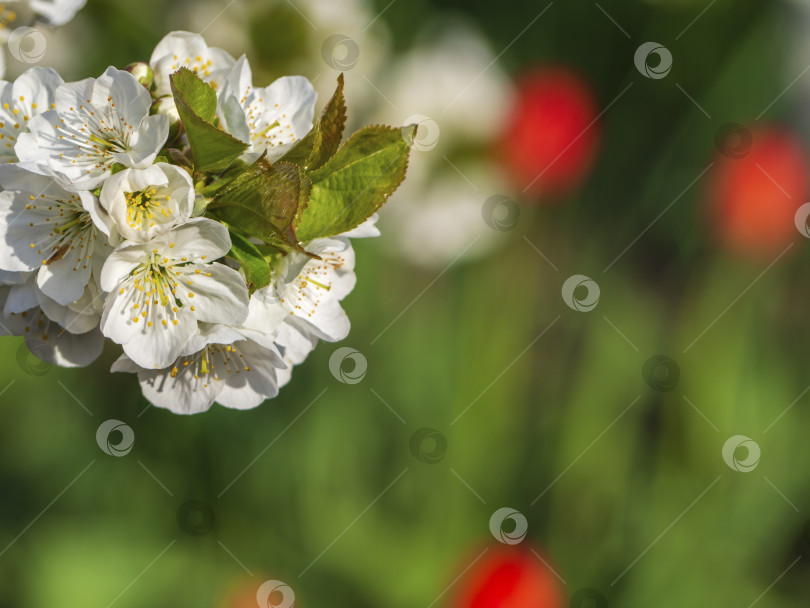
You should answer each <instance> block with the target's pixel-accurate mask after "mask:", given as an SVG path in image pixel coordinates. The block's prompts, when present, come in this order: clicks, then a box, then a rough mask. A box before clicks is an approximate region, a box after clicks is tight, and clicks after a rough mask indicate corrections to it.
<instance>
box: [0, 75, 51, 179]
mask: <svg viewBox="0 0 810 608" xmlns="http://www.w3.org/2000/svg"><path fill="white" fill-rule="evenodd" d="M63 82H64V81H63V80H62V77H61V76H59V74H57V73H56V72H55V71H54V70H52V69H49V68H40V67H33V68H30V69H28V70H26V71H25V72H23V73H22V74H21V75H20V77H19V78H17V80H15V81H14V82H6V81H0V163H13V162H17V161H18V160H19V159H18V158H17V153H16V152H15V150H14V146H15V144H16V143H17V138H18V137H19V136H20V134H21V133H27V132H28V121H30V120H31V119H32V118H33V117H34V116H37V115H39V114H42V113H43V112H47V111H48V110H52V109H53V108H54V107H56V106H55V105H54V98H55V93H56V88H57V87H58V86H59V85H61V84H62V83H63Z"/></svg>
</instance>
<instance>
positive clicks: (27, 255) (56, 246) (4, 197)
mask: <svg viewBox="0 0 810 608" xmlns="http://www.w3.org/2000/svg"><path fill="white" fill-rule="evenodd" d="M0 186H2V187H3V188H5V190H4V191H3V192H0V234H3V235H4V238H2V239H0V268H2V269H3V270H7V271H12V272H29V271H36V284H37V286H38V287H39V288H40V289H41V290H42V291H43V293H44V294H45V295H47V296H48V297H50V298H52V299H53V300H55V301H56V302H58V303H60V304H62V305H67V304H70V303H72V302H74V301H76V300H77V299H79V298H80V297H81V295H82V293H83V292H84V289H85V286H86V285H87V284H88V282H89V281H90V277H91V274H95V275H96V276H98V275H99V273H100V271H101V266H102V265H103V263H104V260H105V259H106V257H107V255H109V253H110V251H111V248H110V247H109V246H108V244H107V235H106V234H105V232H104V228H105V227H106V226H105V224H107V223H108V220H107V218H106V217H105V216H106V213H105V212H104V210H103V209H101V208H100V207H99V203H98V199H96V197H95V196H93V195H92V194H91V193H90V192H72V191H70V190H68V189H66V188H65V187H64V186H63V185H60V184H59V183H58V181H57V180H55V179H53V178H51V177H48V176H44V175H37V174H35V173H31V172H28V171H25V170H24V169H21V168H19V167H16V166H14V165H5V166H2V167H0ZM107 225H108V224H107Z"/></svg>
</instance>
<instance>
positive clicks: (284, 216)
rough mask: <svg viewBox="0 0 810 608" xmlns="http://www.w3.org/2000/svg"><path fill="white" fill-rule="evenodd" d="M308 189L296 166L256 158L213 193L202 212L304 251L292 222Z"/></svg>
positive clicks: (284, 246) (281, 245) (273, 242)
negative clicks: (204, 210) (204, 211)
mask: <svg viewBox="0 0 810 608" xmlns="http://www.w3.org/2000/svg"><path fill="white" fill-rule="evenodd" d="M302 184H303V187H302ZM308 191H309V184H308V178H306V176H305V175H303V172H302V170H301V168H300V167H298V166H296V165H293V164H290V163H283V162H278V163H275V164H271V163H270V162H268V161H266V160H265V159H264V158H260V159H259V160H257V161H256V162H255V163H253V164H252V165H251V166H250V167H248V168H247V169H245V170H244V171H243V172H242V173H240V174H239V175H238V176H237V177H235V178H234V179H233V180H232V181H231V182H230V183H229V184H227V185H226V186H224V187H223V188H221V189H220V190H218V191H217V192H216V193H215V194H214V196H213V199H212V201H211V203H210V204H209V205H208V207H207V210H206V213H207V214H208V215H211V216H213V217H214V218H215V219H218V220H220V221H223V222H225V223H227V224H229V225H230V226H232V227H233V228H235V229H236V230H238V231H239V232H241V233H243V234H247V235H250V236H253V237H257V238H259V239H261V240H263V241H264V242H265V243H268V244H270V245H273V246H275V247H278V248H280V249H282V250H285V251H290V250H296V251H300V252H302V253H306V252H305V251H304V249H303V248H302V247H301V245H299V243H298V238H297V237H296V234H295V229H294V223H295V222H296V218H297V216H298V212H299V208H301V206H302V195H303V196H306V194H307V193H308ZM305 204H306V202H305V201H304V205H305Z"/></svg>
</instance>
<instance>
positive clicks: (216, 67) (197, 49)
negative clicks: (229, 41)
mask: <svg viewBox="0 0 810 608" xmlns="http://www.w3.org/2000/svg"><path fill="white" fill-rule="evenodd" d="M233 64H234V60H233V57H231V56H230V55H229V54H228V53H226V52H225V51H223V50H222V49H218V48H216V47H209V46H208V45H207V44H206V43H205V39H204V38H203V37H202V36H200V35H199V34H193V33H191V32H171V33H170V34H167V35H166V36H164V37H163V39H162V40H161V41H160V42H158V44H157V46H156V47H155V50H154V51H153V52H152V58H151V59H150V60H149V65H150V66H152V70H153V71H154V73H155V87H156V88H155V96H156V97H164V96H166V95H169V96H170V95H171V94H172V89H171V81H170V77H171V75H172V74H173V73H174V72H176V71H177V70H179V69H180V68H188V69H189V70H191V71H193V72H194V73H195V74H197V76H199V77H200V78H201V79H202V80H204V81H205V82H208V83H210V84H211V85H212V86H213V87H214V88H217V86H218V84H219V82H220V81H221V80H222V78H223V77H224V76H225V74H226V73H227V72H228V70H230V69H231V67H232V66H233Z"/></svg>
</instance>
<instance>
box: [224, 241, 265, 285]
mask: <svg viewBox="0 0 810 608" xmlns="http://www.w3.org/2000/svg"><path fill="white" fill-rule="evenodd" d="M228 257H230V258H233V259H234V260H236V261H237V262H239V266H240V267H241V268H242V271H243V272H244V273H245V279H247V288H248V293H251V294H252V293H253V292H254V291H256V290H257V289H261V288H262V287H264V286H265V285H268V284H269V283H270V274H271V273H270V266H269V265H268V264H267V260H265V259H264V257H263V256H262V254H261V252H260V251H259V250H258V249H257V248H256V245H254V244H253V243H251V242H250V241H249V240H247V239H246V238H245V237H243V236H241V235H239V234H236V233H235V232H231V250H230V251H229V252H228Z"/></svg>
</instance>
